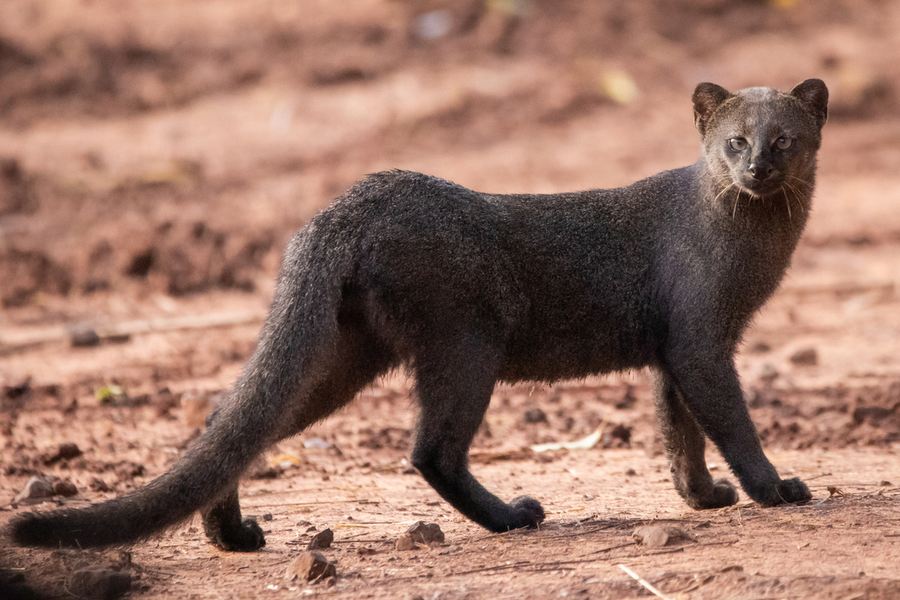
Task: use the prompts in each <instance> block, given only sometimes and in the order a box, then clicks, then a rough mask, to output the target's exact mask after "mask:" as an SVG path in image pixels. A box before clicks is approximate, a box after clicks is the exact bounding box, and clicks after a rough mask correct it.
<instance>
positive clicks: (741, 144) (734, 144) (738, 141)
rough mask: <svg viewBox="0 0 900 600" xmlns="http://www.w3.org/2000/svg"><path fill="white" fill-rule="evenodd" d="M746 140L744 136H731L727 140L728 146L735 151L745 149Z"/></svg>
mask: <svg viewBox="0 0 900 600" xmlns="http://www.w3.org/2000/svg"><path fill="white" fill-rule="evenodd" d="M747 145H748V144H747V140H745V139H744V138H731V139H730V140H728V147H729V148H731V149H732V150H734V151H735V152H743V151H744V150H746V149H747Z"/></svg>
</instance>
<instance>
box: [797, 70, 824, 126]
mask: <svg viewBox="0 0 900 600" xmlns="http://www.w3.org/2000/svg"><path fill="white" fill-rule="evenodd" d="M791 96H793V97H794V98H796V99H797V100H799V101H800V103H801V104H803V106H804V107H805V108H806V109H807V110H808V111H810V112H811V113H812V115H813V117H815V119H816V124H817V125H818V126H819V129H821V128H822V126H823V125H825V120H826V119H827V118H828V88H827V87H825V82H823V81H822V80H821V79H807V80H806V81H804V82H803V83H798V84H797V85H796V86H794V89H792V90H791Z"/></svg>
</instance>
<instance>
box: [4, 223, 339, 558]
mask: <svg viewBox="0 0 900 600" xmlns="http://www.w3.org/2000/svg"><path fill="white" fill-rule="evenodd" d="M330 212H332V211H325V212H324V213H320V215H318V216H317V217H316V218H314V219H313V220H312V221H311V222H310V223H309V224H308V225H307V227H306V228H304V229H303V230H302V231H301V232H300V233H298V234H297V236H295V237H294V239H293V241H292V242H291V244H290V246H289V247H288V250H287V252H286V253H285V258H284V263H283V265H282V268H281V275H280V276H279V282H278V286H277V289H276V293H275V298H274V300H273V302H272V307H271V311H270V314H269V318H268V319H267V321H266V324H265V326H264V327H263V331H262V335H261V336H260V340H259V343H258V345H257V349H256V352H255V353H254V355H253V357H252V358H251V359H250V361H249V362H248V364H247V366H246V368H245V371H244V373H243V375H242V376H241V378H240V379H239V380H238V381H237V383H236V384H235V387H234V390H233V391H232V393H231V394H230V396H229V399H228V400H227V401H226V402H225V404H224V405H223V406H222V407H221V408H220V410H219V413H218V414H217V416H216V418H215V419H214V421H213V423H212V424H211V425H210V427H209V429H208V430H207V431H206V432H205V433H204V434H203V435H202V436H201V437H200V438H199V439H198V440H197V442H196V443H195V444H194V445H193V446H192V447H191V449H190V450H189V451H188V452H187V453H186V454H185V455H184V457H182V458H181V460H179V461H178V462H177V463H176V464H175V465H174V466H173V467H172V468H171V469H170V470H169V471H168V472H167V473H165V474H163V475H162V476H160V477H159V478H157V479H155V480H154V481H152V482H150V483H149V484H148V485H146V486H145V487H143V488H140V489H138V490H135V491H134V492H132V493H131V494H128V495H127V496H123V497H121V498H115V499H113V500H109V501H107V502H103V503H100V504H96V505H93V506H89V507H86V508H80V509H64V510H59V511H53V512H47V513H28V514H23V515H20V516H18V517H16V518H15V519H13V520H12V521H11V523H10V525H9V531H8V534H9V535H10V537H11V538H12V540H13V541H14V542H15V543H17V544H19V545H24V546H47V547H58V546H60V545H62V546H70V547H82V548H87V547H103V546H117V545H126V544H129V543H133V542H136V541H139V540H143V539H147V538H150V537H152V536H153V535H155V534H157V533H159V532H161V531H163V530H165V529H168V528H171V527H173V526H175V525H177V524H179V523H181V522H183V521H185V520H186V519H188V518H189V517H191V515H193V513H194V512H195V511H197V510H201V509H203V508H204V507H206V506H208V505H210V504H212V503H213V502H215V501H216V500H217V499H218V497H219V496H220V495H221V494H222V493H224V492H225V491H227V490H228V489H229V488H231V487H232V486H234V485H235V484H236V483H237V480H238V478H239V477H240V475H241V473H242V472H243V471H244V470H245V469H246V468H247V467H248V466H249V464H250V463H251V461H252V460H253V459H254V458H255V457H256V456H258V455H259V453H260V452H262V451H263V450H265V448H266V447H268V446H269V445H271V444H273V443H274V442H276V441H277V440H279V439H282V438H284V437H286V436H288V435H291V434H293V433H295V431H293V430H292V429H291V427H292V425H293V424H292V423H290V422H288V421H290V419H289V418H286V417H287V416H289V415H290V414H291V413H292V412H293V410H292V408H291V407H290V403H292V402H305V401H307V398H306V397H308V395H309V390H310V388H311V386H312V385H314V383H315V380H316V379H317V378H318V373H317V371H319V370H320V369H321V368H322V366H321V365H323V364H327V363H328V362H330V361H329V360H328V355H329V353H330V352H333V351H334V346H335V340H336V339H337V328H338V324H337V313H338V309H339V305H340V302H341V293H342V285H343V280H344V278H345V277H346V276H347V274H348V272H349V270H350V264H351V261H352V254H353V252H352V250H351V248H350V244H349V243H348V237H347V235H346V234H347V233H348V232H347V231H344V232H341V231H340V228H339V227H335V226H333V224H332V226H330V225H329V224H328V223H329V221H331V220H332V219H331V216H330V215H329V213H330Z"/></svg>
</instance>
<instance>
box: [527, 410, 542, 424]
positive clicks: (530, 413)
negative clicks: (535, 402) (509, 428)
mask: <svg viewBox="0 0 900 600" xmlns="http://www.w3.org/2000/svg"><path fill="white" fill-rule="evenodd" d="M522 418H523V419H524V420H525V422H526V423H546V422H547V413H545V412H544V411H542V410H541V409H540V408H532V409H531V410H526V411H525V414H524V415H523V416H522Z"/></svg>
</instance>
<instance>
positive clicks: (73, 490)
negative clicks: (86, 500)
mask: <svg viewBox="0 0 900 600" xmlns="http://www.w3.org/2000/svg"><path fill="white" fill-rule="evenodd" d="M53 493H54V494H56V495H57V496H63V497H65V498H69V497H71V496H75V495H76V494H78V488H77V487H75V484H74V483H72V482H71V481H69V480H68V479H60V480H59V481H55V482H54V483H53Z"/></svg>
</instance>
